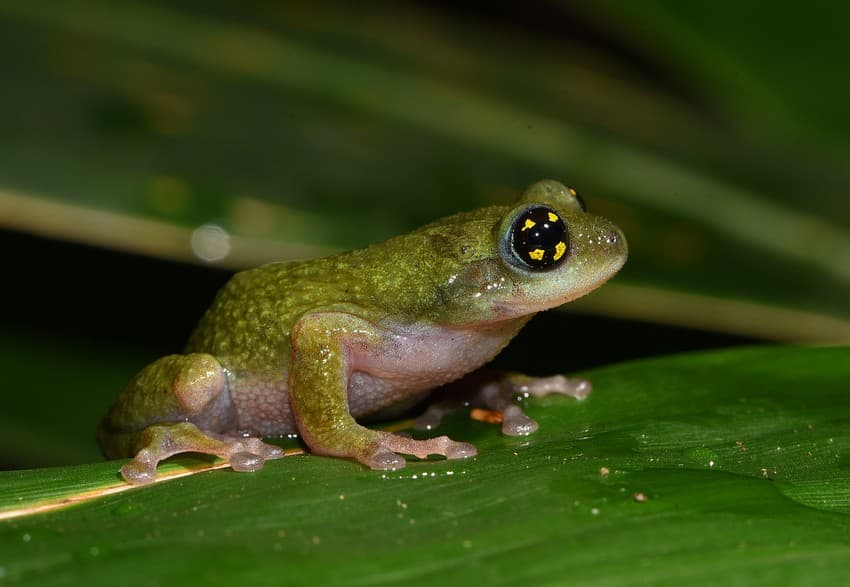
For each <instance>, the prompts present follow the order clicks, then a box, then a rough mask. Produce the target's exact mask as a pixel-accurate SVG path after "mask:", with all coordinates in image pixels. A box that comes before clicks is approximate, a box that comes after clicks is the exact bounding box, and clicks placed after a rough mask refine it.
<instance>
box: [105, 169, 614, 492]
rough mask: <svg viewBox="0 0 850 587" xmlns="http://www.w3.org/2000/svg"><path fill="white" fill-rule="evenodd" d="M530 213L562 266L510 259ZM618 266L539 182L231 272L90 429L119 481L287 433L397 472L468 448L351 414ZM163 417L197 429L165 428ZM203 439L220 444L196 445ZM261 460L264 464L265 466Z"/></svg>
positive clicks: (451, 370)
mask: <svg viewBox="0 0 850 587" xmlns="http://www.w3.org/2000/svg"><path fill="white" fill-rule="evenodd" d="M532 203H534V204H543V205H547V206H550V207H551V208H553V209H554V210H555V211H557V213H558V214H559V215H560V217H561V218H562V220H563V221H564V223H565V224H566V226H567V227H568V230H569V234H570V248H569V252H568V257H567V258H566V260H565V261H564V262H563V263H562V264H561V265H559V266H558V267H556V268H554V269H549V270H545V271H540V270H534V269H530V268H528V267H527V266H525V265H523V264H522V263H520V262H517V261H516V260H515V259H514V258H513V257H512V254H511V250H510V243H509V242H508V239H507V238H506V235H507V234H508V233H509V231H510V229H511V226H512V223H513V221H514V219H515V218H516V216H517V214H518V213H519V212H521V211H523V210H524V209H527V208H528V207H529V205H530V204H532ZM626 256H627V250H626V244H625V239H624V238H623V236H622V233H620V231H619V230H618V229H617V228H616V227H615V226H614V225H613V224H611V223H610V222H608V221H607V220H605V219H603V218H600V217H597V216H593V215H591V214H587V213H585V212H584V211H583V210H582V209H581V206H580V204H579V203H578V200H577V199H576V197H575V195H574V193H573V192H571V190H569V189H568V188H566V187H565V186H563V185H562V184H560V183H558V182H554V181H550V180H546V181H542V182H539V183H537V184H534V185H533V186H531V187H530V188H529V189H528V190H526V192H525V193H524V194H523V196H522V198H520V200H519V201H518V202H517V203H516V204H515V205H514V206H492V207H487V208H482V209H479V210H475V211H472V212H465V213H460V214H455V215H453V216H449V217H447V218H443V219H441V220H438V221H436V222H433V223H431V224H429V225H426V226H424V227H422V228H420V229H418V230H415V231H413V232H410V233H408V234H404V235H401V236H398V237H395V238H391V239H389V240H387V241H384V242H382V243H378V244H374V245H371V246H368V247H366V248H363V249H359V250H355V251H351V252H347V253H343V254H340V255H335V256H331V257H326V258H323V259H317V260H311V261H303V262H286V263H273V264H269V265H265V266H262V267H258V268H256V269H251V270H248V271H244V272H241V273H239V274H237V275H235V276H234V277H233V278H232V279H231V280H230V281H229V282H228V283H227V285H226V286H225V287H224V288H223V289H222V290H221V291H220V292H219V294H218V295H217V297H216V299H215V300H214V302H213V304H212V305H211V306H210V308H209V309H208V310H207V312H206V314H205V315H204V316H203V318H202V319H201V321H200V323H199V324H198V326H197V328H196V330H195V332H194V333H193V334H192V336H191V338H190V340H189V342H188V344H187V347H186V349H185V352H184V354H183V355H171V356H169V357H164V358H163V359H160V360H159V361H156V362H154V363H153V364H151V365H149V366H148V367H146V368H145V369H144V370H143V371H142V372H141V373H140V374H139V375H138V376H137V377H136V378H135V379H134V380H133V381H132V382H131V383H130V385H129V386H128V388H127V389H126V390H125V391H124V393H122V395H121V396H120V397H119V399H118V400H117V401H116V403H115V404H114V405H113V407H112V408H111V410H110V412H109V413H108V414H107V416H106V418H105V419H104V422H103V423H102V425H101V429H100V431H99V438H100V441H101V446H102V447H103V450H104V452H105V454H107V456H110V457H122V456H132V455H133V454H137V457H136V461H135V462H134V463H131V466H135V467H136V469H137V470H136V471H135V473H134V472H133V471H129V474H128V470H126V467H125V470H124V471H123V472H124V473H125V477H126V478H128V480H130V481H133V482H146V481H149V480H151V474H152V473H151V462H152V466H153V467H154V469H155V466H156V462H157V461H158V460H159V458H164V457H165V456H168V454H166V453H168V450H165V449H163V448H162V447H164V446H168V447H173V446H174V445H179V446H180V447H181V448H185V449H186V450H199V451H201V452H212V453H214V454H219V455H221V456H225V457H226V458H227V457H231V462H233V463H234V468H240V467H237V465H236V464H235V463H236V461H238V458H233V457H234V455H235V454H237V453H238V455H239V458H243V457H244V455H245V454H246V452H247V453H251V450H247V451H246V450H242V449H245V446H242V445H241V444H238V443H236V441H235V439H237V438H240V437H241V436H243V435H244V434H252V435H267V436H268V435H279V434H286V433H292V432H298V433H300V434H301V436H302V438H303V439H304V440H305V442H306V443H307V444H308V445H309V446H310V448H311V449H312V450H313V452H316V453H320V454H328V455H334V456H344V457H353V458H355V459H357V460H359V461H361V462H363V463H365V464H367V465H369V466H371V467H373V468H397V467H399V466H403V460H401V459H400V458H398V457H397V455H396V454H395V453H396V452H405V453H407V454H414V455H417V456H426V455H427V454H429V452H431V453H433V452H436V453H438V454H444V455H446V456H449V457H454V456H467V455H468V454H474V448H473V447H471V446H470V445H465V444H463V443H453V441H449V440H448V439H445V440H441V439H444V438H445V437H441V439H437V440H440V442H437V441H436V440H435V441H434V442H435V443H436V444H434V443H432V444H427V442H426V441H421V443H422V444H421V445H417V444H416V443H417V442H420V441H411V440H406V439H405V440H402V439H400V437H395V436H393V435H388V434H386V433H381V432H376V431H372V430H370V429H368V428H365V427H363V426H361V425H360V424H358V423H357V422H356V421H355V418H361V419H362V418H364V417H367V416H369V415H370V414H374V413H377V412H380V413H385V412H387V410H388V409H392V408H393V407H394V406H399V405H402V406H403V405H409V404H410V403H412V402H414V401H415V400H418V399H420V398H421V397H422V395H423V393H425V392H427V391H428V390H430V389H433V388H434V387H436V386H439V385H441V384H443V383H446V382H448V381H452V380H454V379H457V378H459V377H461V376H462V375H464V374H466V373H468V372H470V371H473V370H475V369H477V368H478V367H480V366H481V365H483V364H484V363H486V362H487V361H489V360H490V359H491V358H492V357H493V356H494V355H495V354H496V353H498V352H499V350H501V348H503V347H504V345H506V344H507V343H508V342H509V341H510V339H511V338H512V337H513V336H514V335H515V334H516V333H517V332H518V331H519V329H520V328H521V327H522V326H523V325H524V324H525V323H526V321H527V320H528V319H530V318H531V317H532V316H533V315H534V314H535V313H536V312H538V311H541V310H545V309H548V308H551V307H554V306H558V305H561V304H563V303H565V302H568V301H570V300H572V299H575V298H577V297H580V296H581V295H584V294H585V293H588V292H589V291H591V290H592V289H595V288H596V287H598V286H599V285H601V284H602V283H604V282H605V281H606V280H607V279H609V278H610V277H611V276H613V275H614V274H615V273H616V272H617V271H618V270H619V269H620V267H621V266H622V265H623V263H624V262H625V260H626ZM176 422H189V423H191V424H193V425H194V428H197V429H198V430H200V432H198V431H197V430H194V429H191V430H190V432H188V433H187V432H186V430H187V429H186V428H185V427H181V428H180V429H179V430H178V429H169V428H168V427H167V426H168V425H169V424H170V423H176ZM158 424H163V425H162V426H158ZM148 427H150V429H149V430H145V429H146V428H148ZM154 429H155V430H154ZM205 433H208V435H209V436H211V437H214V438H217V439H218V438H219V436H217V435H223V436H222V437H221V440H216V441H214V442H213V445H210V446H208V444H209V442H208V440H207V438H206V436H207V434H205ZM152 438H154V439H155V440H152ZM216 442H218V444H215V443H216ZM222 442H223V443H224V444H221V443H222ZM228 443H229V444H228ZM237 445H238V446H237ZM470 449H471V451H473V452H470ZM270 450H271V451H272V452H267V453H266V455H265V456H266V457H267V458H273V457H275V456H279V455H277V454H276V453H274V452H273V449H270ZM146 451H147V452H146ZM178 452H180V451H178ZM249 460H250V459H249ZM259 466H262V458H261V459H260V464H259ZM241 468H243V469H249V470H250V469H252V468H259V467H251V466H250V464H249V465H247V466H245V467H241ZM141 469H144V472H143V473H139V470H141ZM136 473H139V475H136ZM154 474H155V473H154Z"/></svg>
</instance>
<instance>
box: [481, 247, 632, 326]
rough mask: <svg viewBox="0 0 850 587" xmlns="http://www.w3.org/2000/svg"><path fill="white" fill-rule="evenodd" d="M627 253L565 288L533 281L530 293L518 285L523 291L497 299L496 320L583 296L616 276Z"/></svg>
mask: <svg viewBox="0 0 850 587" xmlns="http://www.w3.org/2000/svg"><path fill="white" fill-rule="evenodd" d="M623 243H625V241H623ZM627 257H628V255H627V254H626V252H625V251H624V252H623V254H622V255H621V256H615V257H612V258H611V259H610V260H609V262H608V263H607V265H606V266H603V267H598V266H597V267H594V269H593V271H591V272H588V274H592V275H593V279H584V280H581V279H580V280H577V282H573V283H572V284H571V285H569V286H568V287H565V288H564V287H561V288H559V287H557V286H556V285H555V286H553V287H552V288H546V289H545V290H543V291H540V290H539V289H537V288H535V287H534V285H531V287H529V288H528V290H529V291H530V292H532V293H530V294H529V293H527V292H525V291H523V289H524V288H519V289H520V291H518V292H517V295H515V296H514V297H512V298H511V299H509V300H506V301H504V300H503V301H497V302H494V304H493V314H494V316H498V318H496V321H500V320H505V319H510V318H518V317H520V316H524V315H527V314H534V313H536V312H542V311H544V310H549V309H551V308H557V307H558V306H562V305H564V304H566V303H568V302H572V301H573V300H577V299H578V298H581V297H584V296H586V295H587V294H589V293H590V292H592V291H593V290H595V289H597V288H599V287H601V286H602V285H604V284H605V283H606V282H607V281H608V280H609V279H611V278H612V277H614V276H615V275H616V274H617V272H619V271H620V269H622V268H623V265H625V264H626V259H627ZM557 283H558V280H554V281H553V284H557Z"/></svg>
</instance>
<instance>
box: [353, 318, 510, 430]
mask: <svg viewBox="0 0 850 587" xmlns="http://www.w3.org/2000/svg"><path fill="white" fill-rule="evenodd" d="M526 321H527V318H522V319H519V320H512V321H506V322H502V323H499V324H498V325H494V326H490V327H489V328H486V329H483V328H482V329H476V330H472V329H469V330H457V329H450V328H444V327H438V326H427V327H415V328H410V329H404V330H402V329H400V330H394V331H393V332H389V333H387V335H386V337H385V338H384V341H383V344H382V345H380V346H378V347H376V348H369V349H356V348H355V349H353V350H352V353H351V355H350V360H351V368H352V372H351V376H350V378H349V383H348V405H349V409H350V411H351V413H352V415H354V417H355V418H360V417H364V416H368V415H370V414H372V413H374V412H377V411H382V412H383V411H384V410H386V408H389V407H394V406H400V407H404V406H407V407H410V406H412V405H414V404H415V403H416V402H417V401H419V400H421V399H423V397H424V395H425V394H426V393H427V391H428V390H431V389H434V388H435V387H438V386H440V385H443V384H445V383H448V382H450V381H454V380H455V379H458V378H459V377H462V376H463V375H465V374H467V373H469V372H471V371H474V370H475V369H478V368H479V367H481V366H482V365H484V364H485V363H486V362H488V361H489V360H490V359H492V358H493V357H495V356H496V355H497V354H498V353H499V351H501V350H502V349H503V348H504V347H505V345H506V344H507V343H508V342H509V341H510V340H511V338H513V336H514V335H515V334H516V333H517V332H518V331H519V329H520V328H522V326H523V325H524V324H525V322H526Z"/></svg>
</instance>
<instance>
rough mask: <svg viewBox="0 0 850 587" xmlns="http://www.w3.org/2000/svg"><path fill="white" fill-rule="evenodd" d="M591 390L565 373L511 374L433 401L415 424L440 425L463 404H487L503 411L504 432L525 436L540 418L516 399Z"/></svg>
mask: <svg viewBox="0 0 850 587" xmlns="http://www.w3.org/2000/svg"><path fill="white" fill-rule="evenodd" d="M590 391H591V385H590V381H588V380H587V379H580V378H574V379H567V378H566V377H564V376H563V375H554V376H552V377H529V376H528V375H521V374H509V375H507V376H505V377H504V378H503V379H501V380H498V381H490V382H488V383H485V384H484V385H482V386H481V387H479V388H478V389H477V390H475V391H474V392H473V393H471V394H466V395H461V396H460V397H458V398H455V399H448V400H443V401H440V402H437V403H434V404H432V405H430V406H429V407H428V408H427V409H426V411H425V412H424V413H423V414H422V415H421V416H419V417H418V418H416V420H415V421H414V423H413V426H414V427H415V428H417V429H420V430H431V429H433V428H436V427H437V426H438V425H439V424H440V422H441V421H442V420H443V418H444V417H445V416H446V415H447V414H449V413H451V412H453V411H454V410H456V409H458V408H460V407H473V408H487V409H489V410H494V411H497V412H500V413H501V415H502V433H503V434H507V435H508V436H525V435H528V434H531V433H532V432H534V431H535V430H537V428H538V424H537V422H535V421H534V420H532V419H531V418H529V417H528V416H526V415H525V412H523V411H522V408H520V407H519V406H518V405H516V403H514V400H515V399H517V398H527V397H530V396H534V397H544V396H547V395H550V394H560V395H567V396H570V397H574V398H576V399H579V400H580V399H584V398H585V397H587V395H588V394H589V393H590Z"/></svg>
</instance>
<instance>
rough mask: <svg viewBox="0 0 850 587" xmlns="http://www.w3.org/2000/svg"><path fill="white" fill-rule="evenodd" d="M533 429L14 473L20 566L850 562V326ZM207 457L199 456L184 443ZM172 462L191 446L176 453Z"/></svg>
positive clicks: (565, 566)
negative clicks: (427, 453)
mask: <svg viewBox="0 0 850 587" xmlns="http://www.w3.org/2000/svg"><path fill="white" fill-rule="evenodd" d="M589 376H590V377H591V378H592V380H593V382H594V386H595V387H594V391H593V393H592V394H591V396H590V397H589V398H588V399H586V400H584V401H582V402H575V401H573V400H570V399H567V398H562V397H550V398H546V399H543V400H536V401H530V402H528V411H529V413H530V415H532V416H533V417H535V418H536V419H537V420H538V421H539V422H540V424H541V428H540V430H539V431H538V432H537V433H536V434H534V435H532V436H530V437H527V438H508V437H504V436H501V435H500V434H499V433H498V431H497V430H496V429H495V428H494V427H492V426H489V425H485V424H482V423H480V422H473V421H468V420H466V419H465V418H464V417H462V416H458V417H455V418H453V419H452V420H451V421H450V422H449V423H448V425H447V426H446V427H445V429H446V430H445V431H447V432H448V433H450V434H452V435H453V436H455V437H457V438H462V439H464V440H469V441H472V442H475V443H476V444H477V445H478V447H479V449H480V454H479V456H478V457H476V458H474V459H470V460H467V461H433V462H426V463H421V462H410V463H408V467H407V468H406V469H404V470H401V471H396V472H388V473H378V472H372V471H367V470H364V469H363V468H362V467H360V466H358V465H357V464H355V463H352V462H347V461H342V460H335V459H328V458H322V457H313V456H294V457H290V458H285V459H283V460H280V461H274V462H271V463H269V464H268V465H267V466H266V468H265V469H263V470H262V471H261V472H258V473H256V474H244V473H234V472H232V471H230V470H226V469H225V470H217V471H211V472H204V473H199V474H195V475H191V476H188V477H182V478H179V479H176V480H168V481H162V482H160V483H157V484H155V485H154V486H151V487H145V488H131V489H128V490H125V491H121V492H119V493H114V494H112V495H104V496H100V497H95V495H94V494H93V493H92V492H95V493H96V491H97V490H98V488H115V487H120V484H119V483H118V482H117V477H116V471H117V468H118V465H119V463H117V462H108V463H99V464H94V465H85V466H79V467H68V468H62V469H47V470H36V471H15V472H6V473H0V488H2V490H0V512H2V515H4V516H9V515H10V512H14V511H15V510H19V509H20V508H26V507H32V506H37V505H42V506H44V505H45V504H46V503H55V502H56V501H57V500H59V501H61V500H64V499H67V498H68V497H70V496H72V495H74V494H77V493H86V494H87V495H86V499H84V500H83V501H82V502H81V503H79V504H77V505H74V506H73V507H64V508H59V509H56V510H53V511H50V512H48V513H40V514H31V515H24V516H19V517H14V518H11V519H8V520H7V521H5V522H2V523H0V553H2V554H0V579H4V580H5V581H6V582H8V583H10V584H15V583H17V582H31V583H33V584H39V585H58V584H91V585H113V584H115V583H116V582H119V583H121V584H126V585H142V584H151V583H157V584H174V583H176V582H178V581H179V582H184V583H197V584H209V585H231V584H233V582H234V581H236V582H241V583H245V584H280V583H286V584H288V585H289V584H319V583H329V582H337V583H339V582H343V581H344V582H345V583H346V584H352V585H361V584H375V583H385V582H408V583H417V584H418V583H426V582H428V583H433V582H434V581H440V582H444V583H447V584H463V583H469V582H470V581H486V582H487V583H490V584H511V585H517V584H529V583H533V584H560V583H564V582H569V583H570V584H575V585H591V584H592V585H621V584H627V583H634V582H636V581H640V582H641V583H642V584H651V585H682V584H685V583H687V584H689V585H691V584H693V585H716V584H738V585H743V584H770V583H773V584H776V583H782V584H843V583H845V582H847V581H848V580H850V566H848V565H847V560H848V557H850V545H848V541H847V537H848V535H850V516H848V514H850V473H848V467H847V455H848V454H850V452H848V451H850V433H848V420H847V415H846V414H845V413H843V412H842V411H841V409H840V406H842V405H844V403H846V399H845V395H846V381H847V380H848V376H850V348H848V347H840V348H779V347H771V348H754V349H747V350H735V351H725V352H714V353H706V354H697V355H681V356H676V357H669V358H664V359H657V360H651V361H641V362H634V363H627V364H622V365H617V366H613V367H608V368H604V369H599V370H597V371H594V372H592V373H590V374H589ZM193 463H194V466H198V465H200V464H201V462H200V461H197V460H195V461H193V460H192V459H186V460H185V461H184V464H193ZM168 468H169V469H170V470H172V471H176V470H179V469H180V468H181V467H180V465H176V464H171V465H168Z"/></svg>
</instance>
